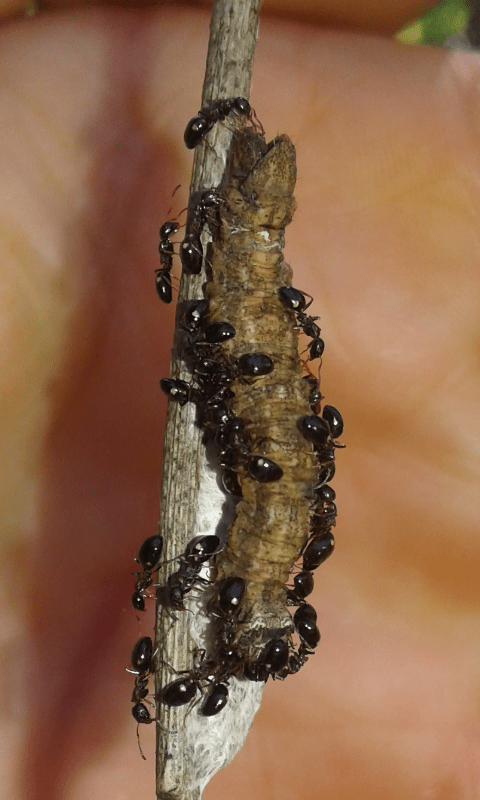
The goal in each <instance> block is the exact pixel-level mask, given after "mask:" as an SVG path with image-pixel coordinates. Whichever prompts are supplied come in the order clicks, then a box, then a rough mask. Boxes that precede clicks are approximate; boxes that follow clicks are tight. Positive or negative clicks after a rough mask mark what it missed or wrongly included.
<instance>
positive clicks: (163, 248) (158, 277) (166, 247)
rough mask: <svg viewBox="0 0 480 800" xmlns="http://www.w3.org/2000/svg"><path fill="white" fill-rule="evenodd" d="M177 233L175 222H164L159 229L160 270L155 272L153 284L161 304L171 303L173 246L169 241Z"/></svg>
mask: <svg viewBox="0 0 480 800" xmlns="http://www.w3.org/2000/svg"><path fill="white" fill-rule="evenodd" d="M177 231H178V225H177V224H176V222H165V223H164V224H163V225H162V227H161V228H160V244H159V246H158V251H159V253H160V269H156V270H155V282H156V286H157V294H158V296H159V298H160V300H162V302H163V303H171V302H172V276H171V274H170V273H171V271H172V265H173V255H174V253H173V244H172V240H171V239H170V237H171V235H172V234H173V233H176V232H177Z"/></svg>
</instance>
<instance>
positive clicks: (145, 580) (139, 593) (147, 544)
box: [132, 535, 163, 611]
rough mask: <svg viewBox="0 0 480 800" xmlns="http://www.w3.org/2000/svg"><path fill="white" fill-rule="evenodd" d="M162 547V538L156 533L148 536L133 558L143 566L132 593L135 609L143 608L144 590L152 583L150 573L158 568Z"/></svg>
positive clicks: (142, 609)
mask: <svg viewBox="0 0 480 800" xmlns="http://www.w3.org/2000/svg"><path fill="white" fill-rule="evenodd" d="M162 549H163V538H162V537H161V536H158V535H155V536H149V537H148V539H145V541H144V542H143V544H142V545H141V546H140V550H139V551H138V557H137V558H136V559H135V560H136V561H137V563H139V564H140V566H142V567H143V572H140V573H137V575H138V577H137V580H136V581H135V591H134V593H133V595H132V605H133V607H134V608H135V609H136V610H137V611H144V610H145V597H146V595H145V591H146V589H147V588H148V587H149V586H151V585H152V583H153V576H152V573H153V572H155V571H156V570H157V569H158V566H159V563H160V557H161V555H162Z"/></svg>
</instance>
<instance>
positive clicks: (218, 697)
mask: <svg viewBox="0 0 480 800" xmlns="http://www.w3.org/2000/svg"><path fill="white" fill-rule="evenodd" d="M227 701H228V687H227V686H226V685H225V684H224V683H214V684H213V686H212V688H211V689H210V691H209V692H208V694H207V697H206V698H205V700H204V702H203V703H202V705H201V706H200V714H201V715H202V716H203V717H213V716H215V715H216V714H219V713H220V711H222V709H223V708H225V706H226V705H227Z"/></svg>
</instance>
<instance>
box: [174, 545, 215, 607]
mask: <svg viewBox="0 0 480 800" xmlns="http://www.w3.org/2000/svg"><path fill="white" fill-rule="evenodd" d="M219 545H220V539H219V538H218V536H215V534H206V535H202V534H200V535H199V536H195V537H194V538H193V539H191V541H190V542H189V543H188V544H187V546H186V548H185V552H184V553H183V555H182V556H180V558H179V566H178V569H177V571H176V572H173V573H172V574H171V575H170V576H169V577H168V581H167V590H166V593H167V598H168V603H169V605H170V606H173V608H176V609H178V610H183V608H184V606H183V600H184V597H185V595H186V594H188V592H190V591H191V590H192V589H193V587H194V586H195V584H196V583H205V582H206V581H205V579H204V578H201V577H200V570H201V568H202V564H204V563H205V562H206V561H208V560H209V559H210V558H212V556H213V555H214V553H215V552H217V551H218V548H219Z"/></svg>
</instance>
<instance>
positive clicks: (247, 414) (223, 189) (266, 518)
mask: <svg viewBox="0 0 480 800" xmlns="http://www.w3.org/2000/svg"><path fill="white" fill-rule="evenodd" d="M295 180H296V163H295V148H294V146H293V144H292V143H291V141H290V140H289V139H288V137H287V136H279V137H278V138H276V139H274V141H273V142H271V143H270V144H269V145H267V144H266V143H265V140H264V138H263V137H262V136H261V135H260V134H258V133H256V132H255V131H252V130H251V129H242V130H240V131H238V132H237V133H236V134H235V136H234V139H233V142H232V150H231V157H230V162H229V164H228V165H227V170H226V173H225V177H224V180H223V181H222V183H221V185H220V186H219V189H218V191H219V195H220V197H221V204H220V209H219V226H218V228H217V229H216V230H215V229H214V230H213V231H212V232H213V236H214V244H213V253H212V256H211V263H212V274H211V280H210V281H209V282H208V283H207V285H206V287H205V293H206V297H207V298H208V299H209V301H210V313H209V321H210V320H211V321H216V320H222V321H226V322H231V323H232V324H233V325H234V327H235V328H236V336H235V337H234V338H233V339H231V340H229V341H228V342H227V343H225V344H224V345H223V350H224V352H225V353H226V354H228V355H230V356H233V357H234V358H239V357H240V356H242V355H243V354H245V353H252V352H260V353H265V354H267V355H268V356H270V358H271V359H272V360H273V362H274V365H275V366H274V370H273V372H272V373H270V374H268V375H265V376H262V377H261V378H257V379H256V380H252V381H249V382H247V381H242V380H236V381H235V383H234V384H232V387H231V388H232V389H233V391H234V392H235V398H234V400H233V401H232V408H233V410H234V412H235V413H236V414H237V415H238V417H240V418H241V419H242V420H243V421H244V422H245V426H246V431H247V433H248V436H249V444H250V448H251V453H252V454H255V455H263V456H266V457H267V458H270V459H271V460H272V461H274V462H275V463H276V464H278V465H279V466H280V467H281V468H282V470H283V477H282V478H281V479H280V480H279V481H276V482H273V483H258V482H257V481H255V480H253V479H252V478H250V477H249V476H248V475H247V474H246V470H243V471H242V470H240V471H239V481H240V484H241V487H242V491H243V500H241V501H240V502H239V504H238V506H237V517H236V520H235V521H234V523H233V525H232V527H231V529H230V531H229V534H228V541H227V545H226V547H225V549H224V551H223V552H222V554H221V555H220V556H219V559H218V561H217V579H218V580H222V579H223V578H225V577H228V576H239V577H242V578H245V579H246V580H247V586H246V591H245V595H244V598H243V600H242V603H241V607H240V609H239V613H238V624H237V623H236V624H235V626H234V629H235V634H234V640H235V644H236V646H238V647H239V648H240V649H241V651H242V653H243V654H244V656H245V657H246V658H247V659H254V658H255V657H257V656H258V654H259V651H260V650H262V649H263V648H264V647H265V645H266V644H267V643H268V642H270V641H271V640H272V638H278V637H279V636H282V635H286V636H287V638H288V636H289V635H290V634H291V633H292V632H293V625H292V621H291V616H290V614H289V613H288V611H287V609H286V605H285V588H284V587H285V583H286V582H287V580H288V578H289V574H290V571H291V568H292V566H293V564H294V563H295V561H296V560H297V558H298V555H299V553H300V551H301V549H302V548H303V547H304V545H305V543H306V541H307V538H308V528H309V516H310V509H309V506H310V503H311V500H312V497H313V487H314V485H315V479H316V474H317V471H316V457H315V454H314V452H313V447H312V445H311V444H310V443H308V442H306V441H305V439H304V438H303V436H302V435H301V433H300V431H299V430H298V428H297V420H298V419H299V418H300V417H301V416H303V415H308V414H311V408H310V405H309V403H308V387H307V385H306V383H305V381H304V380H302V374H303V372H302V365H301V362H300V359H299V355H298V330H297V329H296V328H295V317H294V314H293V312H291V311H289V310H287V309H286V308H285V307H284V305H283V304H282V302H281V301H280V298H279V295H278V290H279V288H280V287H281V286H285V285H290V284H291V270H290V268H289V267H288V266H287V265H286V264H285V263H284V260H283V252H282V251H283V246H284V229H285V226H286V225H287V224H288V223H289V222H290V221H291V219H292V215H293V211H294V209H295V205H296V204H295V199H294V197H293V189H294V186H295ZM209 277H210V276H209ZM247 529H248V537H247V535H246V530H247Z"/></svg>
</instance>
